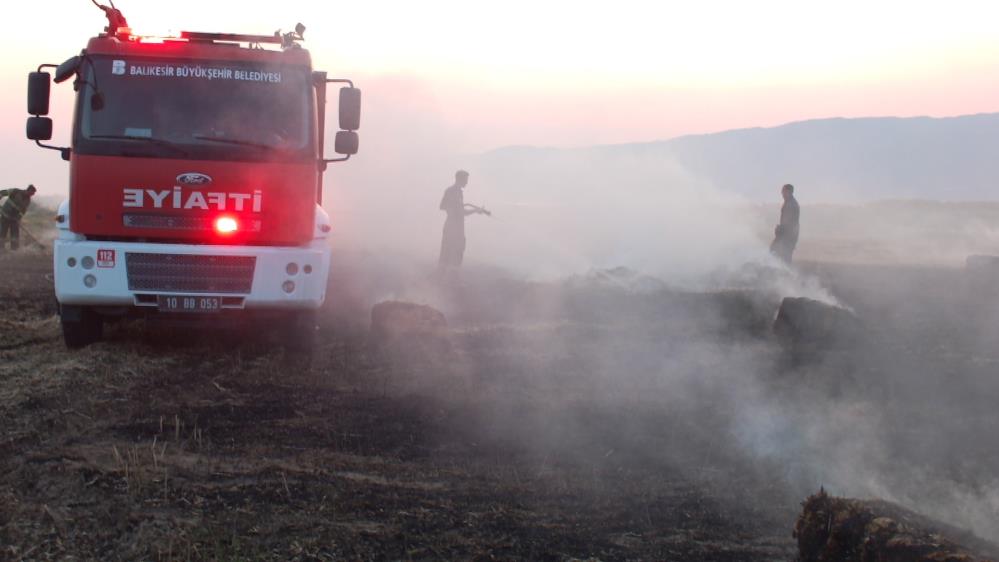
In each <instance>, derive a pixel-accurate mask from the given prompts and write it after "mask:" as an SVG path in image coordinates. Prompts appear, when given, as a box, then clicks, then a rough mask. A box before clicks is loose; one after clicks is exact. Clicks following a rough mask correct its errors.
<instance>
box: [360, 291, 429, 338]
mask: <svg viewBox="0 0 999 562" xmlns="http://www.w3.org/2000/svg"><path fill="white" fill-rule="evenodd" d="M446 332H447V319H446V318H445V317H444V313H442V312H441V311H439V310H437V309H435V308H433V307H430V306H427V305H423V304H416V303H411V302H404V301H385V302H380V303H378V304H376V305H375V306H374V307H372V309H371V336H372V338H373V339H374V340H375V341H376V342H379V343H385V342H390V341H394V340H398V339H422V338H440V337H443V336H445V335H446Z"/></svg>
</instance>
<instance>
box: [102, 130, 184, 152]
mask: <svg viewBox="0 0 999 562" xmlns="http://www.w3.org/2000/svg"><path fill="white" fill-rule="evenodd" d="M87 138H91V139H116V140H134V141H142V142H147V143H149V144H155V145H157V146H164V147H166V148H170V149H173V150H174V151H176V152H177V153H178V154H180V155H181V156H190V153H189V152H188V151H186V150H184V149H183V148H181V147H179V146H177V144H176V143H172V142H170V141H168V140H164V139H158V138H155V137H142V136H138V135H90V136H89V137H87Z"/></svg>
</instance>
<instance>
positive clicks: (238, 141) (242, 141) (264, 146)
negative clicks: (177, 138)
mask: <svg viewBox="0 0 999 562" xmlns="http://www.w3.org/2000/svg"><path fill="white" fill-rule="evenodd" d="M192 136H193V137H194V138H196V139H198V140H206V141H212V142H221V143H224V144H235V145H238V146H252V147H253V148H261V149H264V150H282V148H281V147H278V146H274V145H273V144H267V143H265V142H257V141H252V140H246V139H234V138H230V137H216V136H212V135H192Z"/></svg>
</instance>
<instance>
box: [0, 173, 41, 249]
mask: <svg viewBox="0 0 999 562" xmlns="http://www.w3.org/2000/svg"><path fill="white" fill-rule="evenodd" d="M36 191H38V190H37V189H35V186H34V185H28V187H27V189H17V188H13V189H0V197H6V198H7V200H6V201H5V202H4V204H3V206H2V207H0V252H2V251H4V249H5V245H6V243H7V234H8V233H10V249H11V250H17V249H18V248H19V247H20V245H21V241H20V238H21V218H22V217H23V216H24V213H26V212H27V211H28V206H29V205H31V198H32V197H33V196H34V195H35V192H36Z"/></svg>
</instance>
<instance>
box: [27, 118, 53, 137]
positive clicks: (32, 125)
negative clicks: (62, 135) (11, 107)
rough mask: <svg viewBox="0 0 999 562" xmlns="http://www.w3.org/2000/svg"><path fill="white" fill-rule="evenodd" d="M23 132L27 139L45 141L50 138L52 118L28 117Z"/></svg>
mask: <svg viewBox="0 0 999 562" xmlns="http://www.w3.org/2000/svg"><path fill="white" fill-rule="evenodd" d="M25 133H26V134H27V136H28V140H33V141H43V140H44V141H47V140H49V139H51V138H52V120H51V119H49V118H48V117H37V116H35V117H28V123H27V125H26V126H25Z"/></svg>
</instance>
